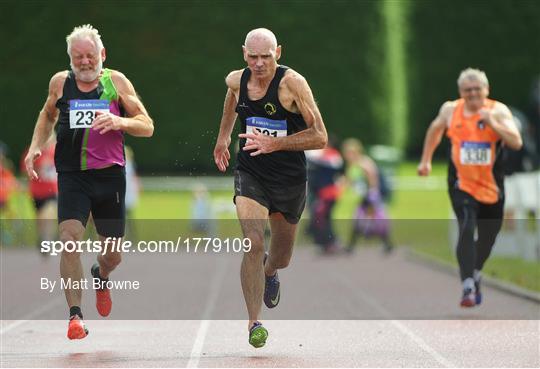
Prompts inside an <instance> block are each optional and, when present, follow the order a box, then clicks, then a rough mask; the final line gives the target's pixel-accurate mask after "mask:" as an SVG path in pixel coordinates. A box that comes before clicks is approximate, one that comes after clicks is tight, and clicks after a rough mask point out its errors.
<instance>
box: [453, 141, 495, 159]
mask: <svg viewBox="0 0 540 369" xmlns="http://www.w3.org/2000/svg"><path fill="white" fill-rule="evenodd" d="M459 156H460V162H461V164H463V165H490V164H491V144H490V143H489V142H467V141H465V142H462V143H461V148H460V152H459Z"/></svg>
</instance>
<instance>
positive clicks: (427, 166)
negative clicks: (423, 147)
mask: <svg viewBox="0 0 540 369" xmlns="http://www.w3.org/2000/svg"><path fill="white" fill-rule="evenodd" d="M417 171H418V175H419V176H422V177H427V176H429V174H430V173H431V163H429V162H420V164H418V169H417Z"/></svg>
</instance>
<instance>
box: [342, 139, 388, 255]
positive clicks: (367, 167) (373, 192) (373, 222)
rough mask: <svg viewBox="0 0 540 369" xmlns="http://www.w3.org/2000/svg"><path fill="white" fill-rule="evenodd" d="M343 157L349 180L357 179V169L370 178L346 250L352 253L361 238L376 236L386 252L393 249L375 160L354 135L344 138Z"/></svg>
mask: <svg viewBox="0 0 540 369" xmlns="http://www.w3.org/2000/svg"><path fill="white" fill-rule="evenodd" d="M342 150H343V156H344V157H345V161H346V163H347V164H346V165H347V169H346V176H347V182H348V183H351V184H352V183H354V182H355V181H358V175H355V173H358V171H361V172H362V173H363V174H364V176H365V178H366V181H367V191H366V193H365V196H364V197H363V199H362V200H361V201H360V204H359V205H358V207H357V209H356V211H355V214H354V217H353V219H354V223H353V227H352V232H351V237H350V239H349V244H348V246H347V251H348V252H352V251H353V250H354V247H355V245H356V241H357V240H358V237H360V236H363V237H365V238H371V237H377V238H380V239H381V240H382V241H383V246H384V251H385V252H390V251H391V250H392V249H393V245H392V242H391V239H390V221H389V219H388V216H387V213H386V209H385V205H384V202H383V198H382V195H381V181H380V179H379V178H380V172H379V169H378V168H377V165H376V164H375V162H374V161H373V160H372V159H371V158H370V157H369V156H367V155H366V154H365V153H364V149H363V147H362V143H361V142H360V141H359V140H357V139H354V138H349V139H347V140H345V141H344V143H343V146H342Z"/></svg>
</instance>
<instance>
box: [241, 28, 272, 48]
mask: <svg viewBox="0 0 540 369" xmlns="http://www.w3.org/2000/svg"><path fill="white" fill-rule="evenodd" d="M261 44H262V45H264V46H268V47H269V48H270V49H271V50H276V48H277V46H278V44H277V39H276V35H274V33H273V32H272V31H270V30H269V29H266V28H256V29H254V30H252V31H250V32H249V33H248V34H247V35H246V41H245V42H244V46H245V47H246V48H248V49H249V48H250V47H253V46H255V45H257V46H258V45H261Z"/></svg>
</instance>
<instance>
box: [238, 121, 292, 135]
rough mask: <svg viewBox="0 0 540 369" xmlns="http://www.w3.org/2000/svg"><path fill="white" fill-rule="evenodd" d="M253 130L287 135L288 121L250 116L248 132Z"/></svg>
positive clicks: (247, 122)
mask: <svg viewBox="0 0 540 369" xmlns="http://www.w3.org/2000/svg"><path fill="white" fill-rule="evenodd" d="M253 131H257V132H258V133H262V134H265V135H267V136H272V137H285V136H287V121H286V120H273V119H268V118H261V117H249V118H247V119H246V133H253Z"/></svg>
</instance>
